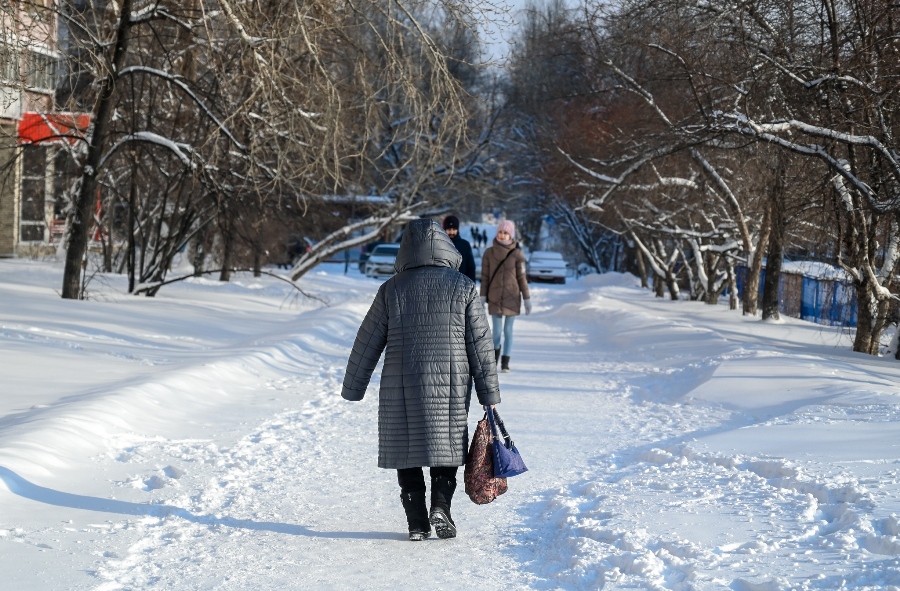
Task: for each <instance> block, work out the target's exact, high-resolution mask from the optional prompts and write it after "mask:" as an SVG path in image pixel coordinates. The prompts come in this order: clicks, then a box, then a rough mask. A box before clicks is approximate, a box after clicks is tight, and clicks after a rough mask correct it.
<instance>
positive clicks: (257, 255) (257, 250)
mask: <svg viewBox="0 0 900 591" xmlns="http://www.w3.org/2000/svg"><path fill="white" fill-rule="evenodd" d="M262 256H263V255H262V247H261V246H260V245H259V244H258V243H256V242H254V243H253V276H254V277H262Z"/></svg>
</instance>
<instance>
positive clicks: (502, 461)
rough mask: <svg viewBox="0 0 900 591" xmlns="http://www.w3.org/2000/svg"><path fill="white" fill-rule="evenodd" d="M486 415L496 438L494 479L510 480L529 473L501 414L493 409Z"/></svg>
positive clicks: (488, 410)
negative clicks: (512, 477) (523, 473)
mask: <svg viewBox="0 0 900 591" xmlns="http://www.w3.org/2000/svg"><path fill="white" fill-rule="evenodd" d="M486 414H487V417H488V421H490V423H491V434H492V435H493V436H494V478H509V477H510V476H518V475H519V474H521V473H522V472H527V471H528V468H526V467H525V461H524V460H522V456H521V455H520V454H519V450H518V449H516V446H515V444H514V443H513V440H512V438H511V437H510V436H509V432H507V430H506V425H504V424H503V419H501V418H500V414H499V413H498V412H497V411H496V410H495V409H493V408H491V407H488V408H487V413H486Z"/></svg>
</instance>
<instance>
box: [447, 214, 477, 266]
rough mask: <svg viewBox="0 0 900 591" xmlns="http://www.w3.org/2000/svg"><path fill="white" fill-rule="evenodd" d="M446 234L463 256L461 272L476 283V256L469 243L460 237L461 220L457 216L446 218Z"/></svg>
mask: <svg viewBox="0 0 900 591" xmlns="http://www.w3.org/2000/svg"><path fill="white" fill-rule="evenodd" d="M443 226H444V232H446V233H447V236H449V237H450V240H452V241H453V246H455V247H456V250H458V251H459V254H460V255H462V263H460V265H459V272H460V273H462V274H463V275H465V276H466V277H468V278H469V279H471V280H472V281H475V255H473V254H472V246H471V245H470V244H469V241H468V240H466V239H465V238H463V237H462V236H460V235H459V218H458V217H456V216H455V215H448V216H447V217H445V218H444V224H443Z"/></svg>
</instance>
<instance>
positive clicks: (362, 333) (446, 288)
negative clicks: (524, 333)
mask: <svg viewBox="0 0 900 591" xmlns="http://www.w3.org/2000/svg"><path fill="white" fill-rule="evenodd" d="M460 260H461V257H460V254H459V252H457V250H456V248H454V246H453V243H452V242H451V241H450V238H449V237H448V236H447V234H445V233H444V231H443V230H441V227H440V226H438V225H437V224H436V223H435V222H434V221H433V220H428V219H422V220H415V221H413V222H411V223H410V224H409V225H408V226H407V229H406V231H405V232H404V235H403V241H402V242H401V244H400V252H399V253H398V254H397V262H396V264H395V269H396V271H397V274H396V275H394V276H393V277H391V278H390V279H388V280H387V281H386V282H384V284H382V286H381V288H380V289H379V290H378V294H377V295H376V296H375V301H374V302H372V306H371V307H370V308H369V312H368V313H367V314H366V317H365V319H364V320H363V323H362V326H360V327H359V332H358V333H357V335H356V341H355V342H354V343H353V350H352V352H351V353H350V359H349V361H348V362H347V371H346V374H345V375H344V386H343V389H342V391H341V396H343V397H344V398H346V399H347V400H362V398H363V396H364V395H365V392H366V387H367V386H368V384H369V379H370V378H371V377H372V372H373V370H374V369H375V365H376V364H377V363H378V360H379V358H380V357H381V353H382V351H385V350H386V351H387V352H386V354H385V357H384V368H383V370H382V373H381V389H380V390H379V400H378V466H379V467H381V468H414V467H417V466H461V465H462V464H464V463H465V461H466V447H467V444H468V439H469V433H468V421H467V415H468V409H469V397H470V395H471V392H470V390H469V376H470V375H471V376H472V377H473V378H474V383H475V391H476V393H477V395H478V401H479V402H480V403H481V404H497V403H499V402H500V387H499V385H498V382H497V368H496V365H495V361H494V345H493V342H492V340H491V333H490V329H489V328H488V324H487V319H486V317H485V314H484V308H483V306H482V305H481V302H480V299H479V297H478V293H477V291H476V290H475V284H474V283H473V282H472V280H471V279H469V278H468V277H466V276H465V275H463V274H461V273H459V272H458V271H457V269H458V268H459V264H460Z"/></svg>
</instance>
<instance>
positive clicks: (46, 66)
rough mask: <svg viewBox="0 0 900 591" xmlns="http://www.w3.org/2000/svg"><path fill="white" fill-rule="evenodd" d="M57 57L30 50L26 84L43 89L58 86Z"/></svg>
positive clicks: (51, 88)
mask: <svg viewBox="0 0 900 591" xmlns="http://www.w3.org/2000/svg"><path fill="white" fill-rule="evenodd" d="M55 82H56V58H55V57H53V56H52V55H47V54H46V53H40V52H37V51H29V52H28V63H27V64H26V69H25V85H26V86H28V87H30V88H37V89H41V90H53V89H54V88H56V83H55Z"/></svg>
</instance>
